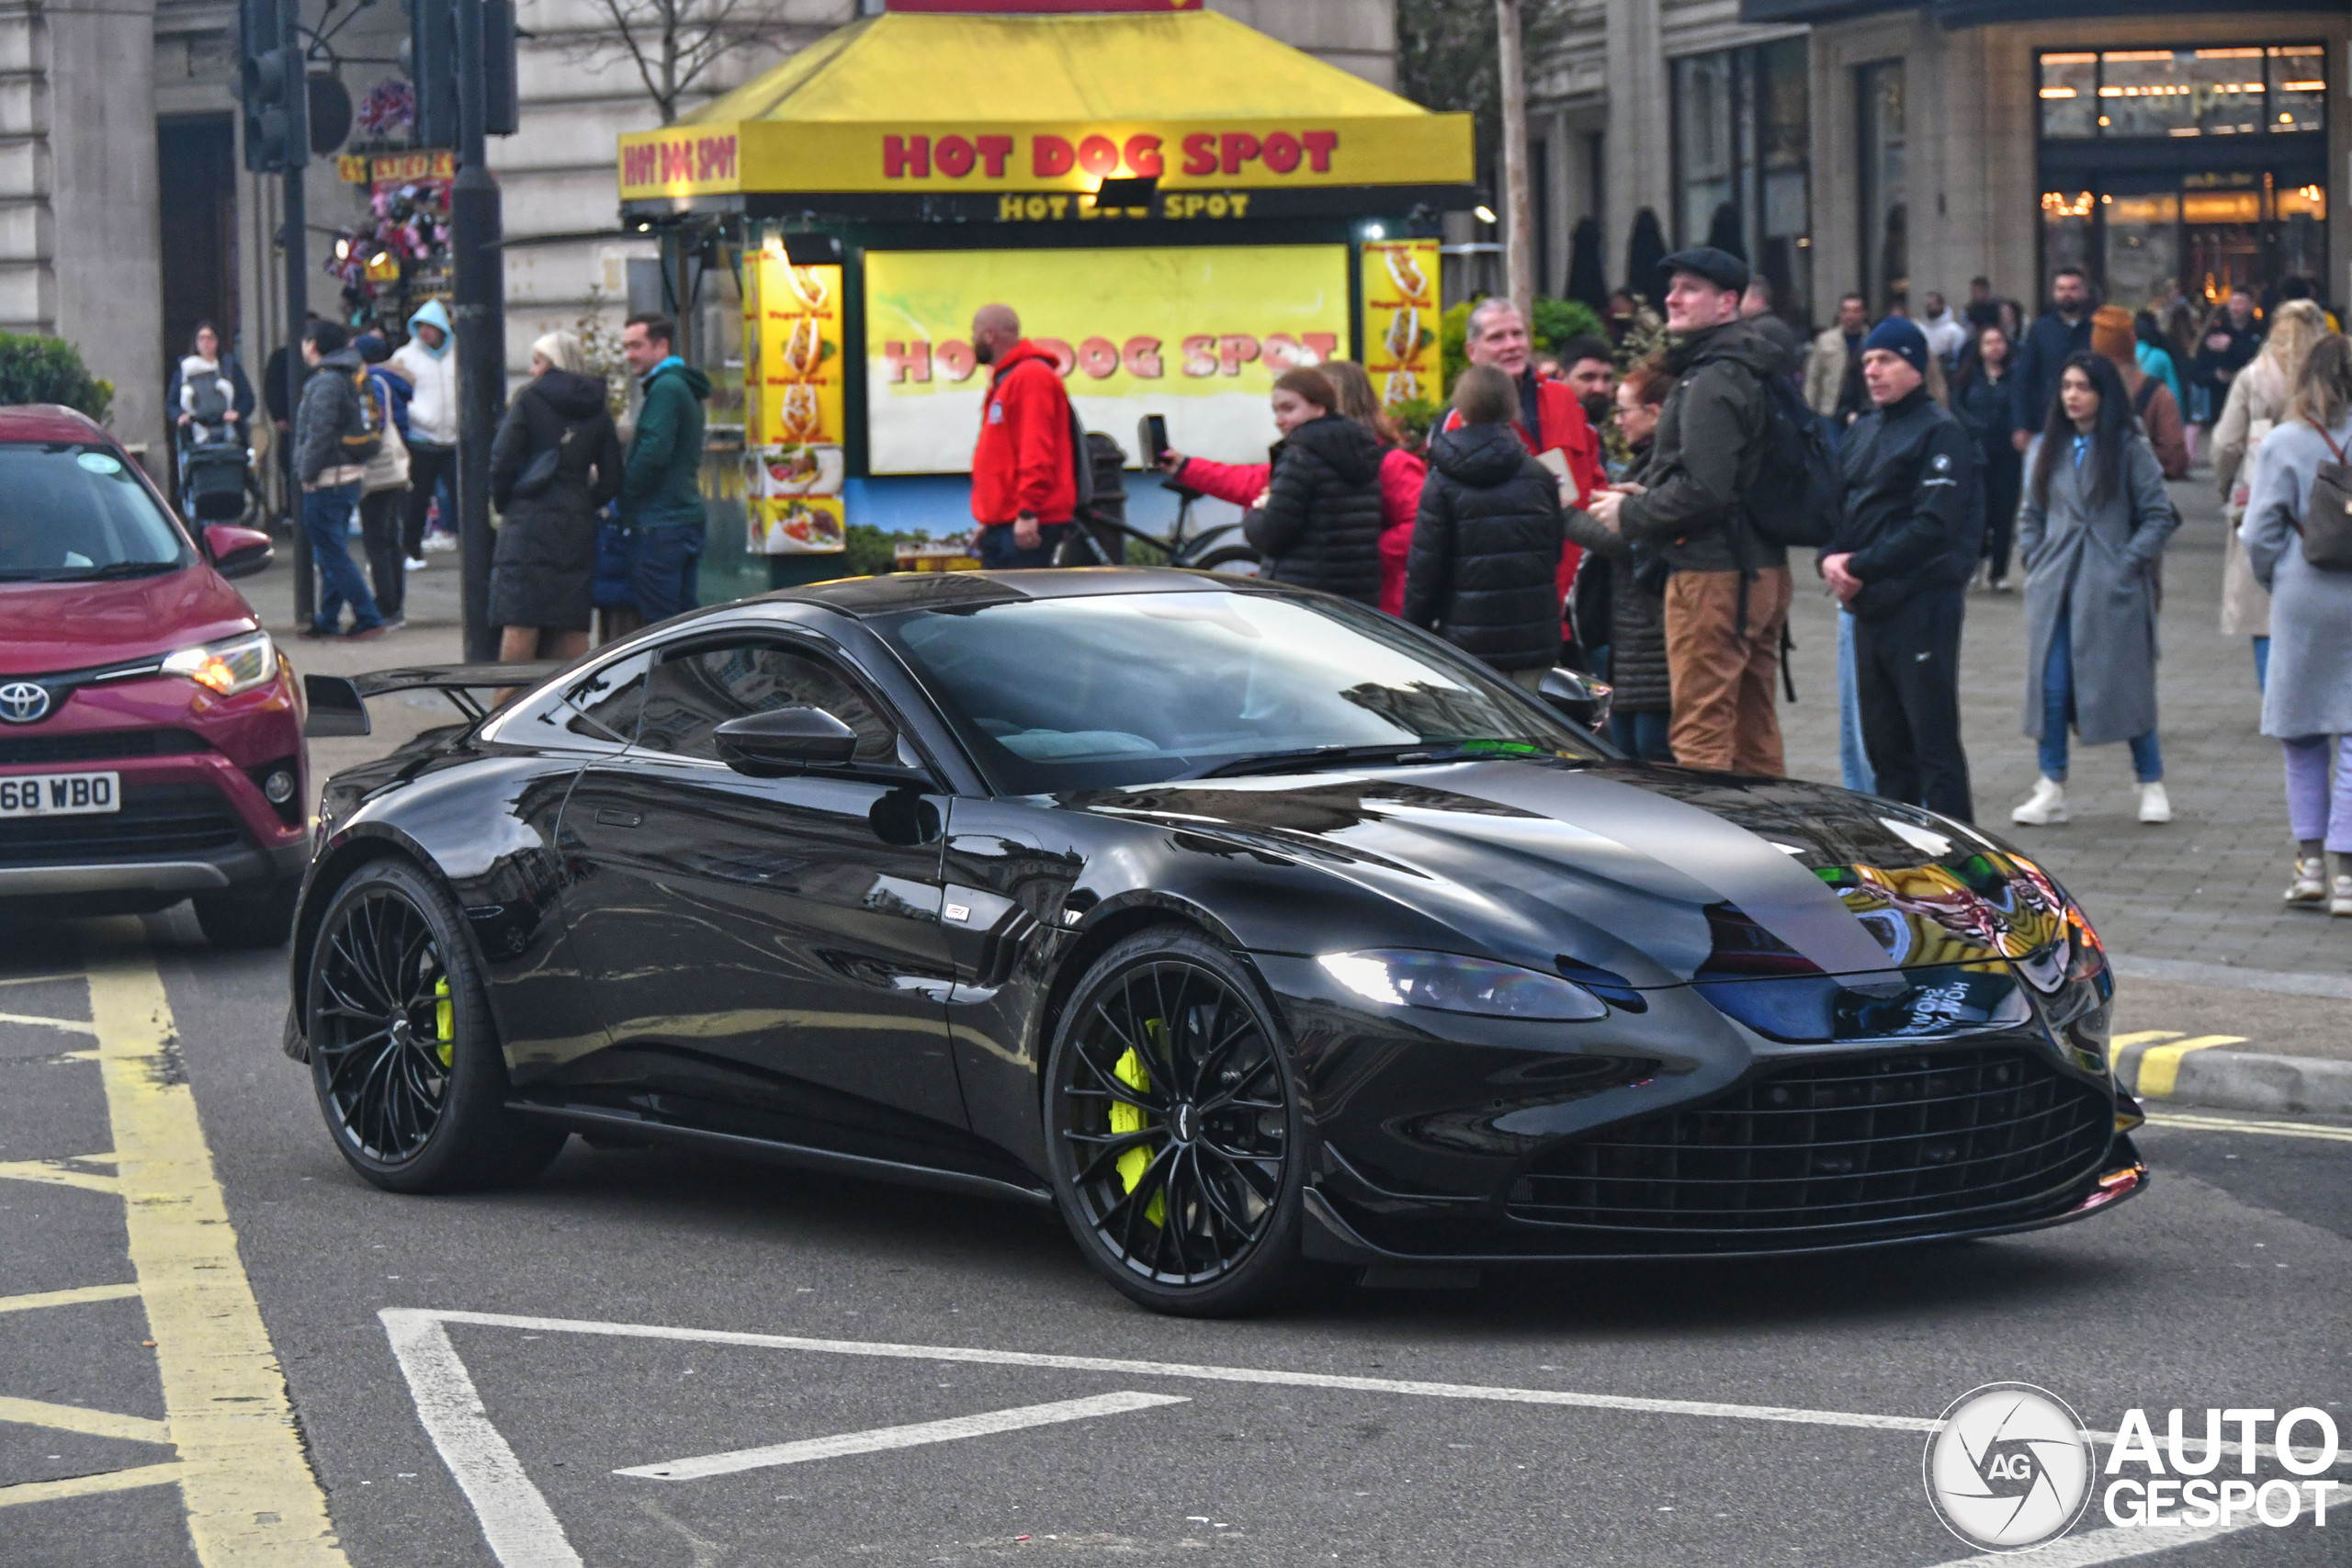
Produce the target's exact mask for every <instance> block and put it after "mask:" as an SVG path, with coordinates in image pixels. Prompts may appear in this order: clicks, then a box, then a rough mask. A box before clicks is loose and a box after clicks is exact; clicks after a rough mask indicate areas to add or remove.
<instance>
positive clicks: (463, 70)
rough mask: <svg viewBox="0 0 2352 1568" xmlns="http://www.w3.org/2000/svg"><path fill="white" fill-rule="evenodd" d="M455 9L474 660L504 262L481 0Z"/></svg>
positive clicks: (487, 548)
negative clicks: (489, 131) (488, 112)
mask: <svg viewBox="0 0 2352 1568" xmlns="http://www.w3.org/2000/svg"><path fill="white" fill-rule="evenodd" d="M424 3H427V4H430V3H432V0H424ZM457 15H458V177H457V179H456V181H455V182H453V184H452V185H451V186H450V189H449V244H450V249H451V251H452V252H453V253H454V254H453V256H452V260H453V262H454V264H455V267H456V272H457V277H456V288H455V292H456V295H457V307H458V308H457V310H456V311H455V316H456V320H457V328H458V547H459V549H460V551H461V554H460V557H459V559H460V560H461V561H462V563H463V567H464V588H465V640H466V658H467V659H468V660H473V661H477V662H479V661H481V660H492V659H495V658H497V657H498V628H497V627H496V626H492V625H491V624H490V555H491V534H490V443H491V439H492V436H493V435H494V434H496V433H497V427H498V411H499V408H500V406H501V405H502V404H503V402H504V401H505V397H504V393H505V390H506V268H505V258H504V254H503V252H501V251H500V249H499V248H498V242H499V238H500V232H499V231H500V228H501V225H502V218H501V214H500V210H499V196H498V182H497V181H496V180H494V179H492V177H491V174H490V165H489V160H488V157H487V155H486V148H487V144H488V137H487V131H486V129H485V127H484V124H483V120H484V118H485V109H486V107H487V95H486V93H485V91H484V87H485V79H484V68H485V66H486V65H487V63H488V62H487V61H486V60H485V58H484V48H483V45H484V38H483V28H482V6H481V0H457Z"/></svg>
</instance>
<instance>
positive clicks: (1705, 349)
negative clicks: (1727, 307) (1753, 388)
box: [1666, 321, 1789, 379]
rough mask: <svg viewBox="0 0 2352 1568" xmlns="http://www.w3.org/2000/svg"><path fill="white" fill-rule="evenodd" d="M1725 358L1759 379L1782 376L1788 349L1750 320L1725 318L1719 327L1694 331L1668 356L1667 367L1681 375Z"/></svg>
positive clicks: (1785, 367) (1785, 368)
mask: <svg viewBox="0 0 2352 1568" xmlns="http://www.w3.org/2000/svg"><path fill="white" fill-rule="evenodd" d="M1718 360H1725V361H1728V362H1730V363H1731V364H1734V365H1737V366H1740V367H1743V368H1745V369H1746V370H1747V371H1748V372H1749V373H1750V374H1752V375H1754V376H1756V377H1757V378H1759V379H1760V378H1764V377H1766V376H1778V375H1781V374H1783V373H1784V372H1786V370H1787V369H1788V360H1789V349H1788V347H1787V345H1786V344H1783V342H1782V341H1781V339H1780V338H1778V337H1776V336H1775V335H1774V334H1773V333H1770V332H1768V331H1766V330H1765V329H1764V328H1762V327H1759V326H1758V325H1757V324H1756V322H1754V321H1725V322H1724V324H1723V325H1722V326H1719V327H1709V328H1708V329H1707V330H1706V331H1704V332H1697V333H1691V335H1690V336H1689V337H1686V338H1684V339H1683V340H1682V341H1681V342H1680V343H1679V344H1676V345H1675V346H1674V348H1673V349H1672V350H1671V351H1670V352H1669V353H1668V355H1667V356H1666V367H1667V368H1668V370H1669V371H1671V372H1673V373H1674V374H1675V375H1677V376H1679V375H1681V374H1682V373H1683V372H1684V371H1686V370H1692V369H1696V368H1697V367H1700V366H1702V365H1712V364H1713V363H1715V362H1716V361H1718Z"/></svg>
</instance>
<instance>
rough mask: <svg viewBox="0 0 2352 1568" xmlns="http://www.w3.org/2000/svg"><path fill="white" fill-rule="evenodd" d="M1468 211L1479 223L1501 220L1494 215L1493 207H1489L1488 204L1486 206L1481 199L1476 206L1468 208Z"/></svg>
mask: <svg viewBox="0 0 2352 1568" xmlns="http://www.w3.org/2000/svg"><path fill="white" fill-rule="evenodd" d="M1470 212H1471V216H1473V217H1475V218H1476V219H1477V220H1478V221H1479V222H1481V223H1498V222H1500V221H1501V220H1500V219H1498V218H1497V217H1496V216H1495V209H1493V208H1491V207H1488V206H1487V204H1486V203H1485V202H1483V201H1482V202H1480V203H1479V204H1478V205H1477V206H1476V207H1474V208H1472V209H1470Z"/></svg>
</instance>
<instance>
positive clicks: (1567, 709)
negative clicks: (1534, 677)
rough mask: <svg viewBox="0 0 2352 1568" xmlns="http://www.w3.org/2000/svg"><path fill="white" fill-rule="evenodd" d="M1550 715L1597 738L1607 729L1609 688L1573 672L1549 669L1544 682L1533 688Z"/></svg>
mask: <svg viewBox="0 0 2352 1568" xmlns="http://www.w3.org/2000/svg"><path fill="white" fill-rule="evenodd" d="M1535 694H1536V695H1537V696H1539V697H1542V698H1543V699H1544V704H1545V705H1547V706H1549V707H1550V708H1551V709H1552V711H1553V712H1555V713H1556V714H1558V715H1559V716H1561V717H1563V718H1565V719H1566V720H1567V721H1568V722H1569V723H1570V724H1574V725H1578V726H1580V727H1582V728H1586V729H1589V730H1591V731H1592V732H1593V733H1594V734H1595V735H1598V734H1600V732H1601V730H1603V729H1604V728H1607V727H1608V724H1609V703H1610V691H1609V687H1608V685H1607V684H1606V683H1605V682H1600V681H1596V680H1594V679H1593V678H1592V677H1591V676H1589V675H1584V674H1579V673H1578V672H1577V671H1574V670H1561V669H1557V668H1555V669H1551V670H1546V671H1544V680H1543V682H1542V683H1541V684H1540V685H1538V686H1537V687H1536V688H1535Z"/></svg>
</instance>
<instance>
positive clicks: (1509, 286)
mask: <svg viewBox="0 0 2352 1568" xmlns="http://www.w3.org/2000/svg"><path fill="white" fill-rule="evenodd" d="M1495 69H1496V73H1497V74H1498V76H1499V77H1500V79H1501V89H1502V91H1501V97H1502V110H1503V192H1502V195H1503V292H1504V293H1506V294H1508V295H1509V296H1510V302H1511V303H1512V304H1514V305H1516V306H1518V307H1519V313H1520V316H1521V319H1522V320H1523V321H1526V322H1527V323H1528V325H1529V327H1530V328H1531V329H1532V327H1533V326H1534V324H1535V315H1534V309H1535V233H1534V230H1535V220H1534V215H1533V212H1532V204H1531V203H1530V201H1529V200H1528V195H1527V62H1526V61H1525V59H1524V58H1522V56H1521V49H1520V0H1495Z"/></svg>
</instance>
